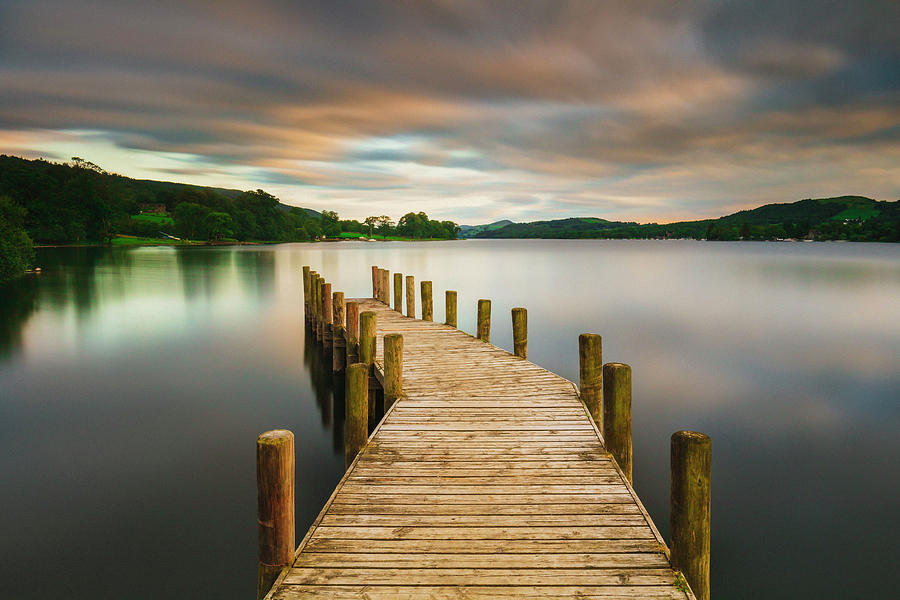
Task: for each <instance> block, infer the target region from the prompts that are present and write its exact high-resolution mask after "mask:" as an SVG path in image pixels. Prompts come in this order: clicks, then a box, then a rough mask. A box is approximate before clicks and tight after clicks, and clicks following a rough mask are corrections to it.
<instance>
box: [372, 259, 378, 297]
mask: <svg viewBox="0 0 900 600" xmlns="http://www.w3.org/2000/svg"><path fill="white" fill-rule="evenodd" d="M372 297H373V298H375V299H376V300H377V299H378V267H377V266H376V265H372Z"/></svg>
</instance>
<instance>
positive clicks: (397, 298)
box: [394, 273, 403, 314]
mask: <svg viewBox="0 0 900 600" xmlns="http://www.w3.org/2000/svg"><path fill="white" fill-rule="evenodd" d="M394 310H396V311H397V312H398V313H401V314H402V313H403V275H402V274H401V273H394Z"/></svg>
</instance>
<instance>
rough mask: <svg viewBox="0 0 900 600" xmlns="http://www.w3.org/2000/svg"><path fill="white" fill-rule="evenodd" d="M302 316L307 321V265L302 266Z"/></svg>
mask: <svg viewBox="0 0 900 600" xmlns="http://www.w3.org/2000/svg"><path fill="white" fill-rule="evenodd" d="M303 317H304V318H305V319H306V322H307V323H309V265H304V266H303Z"/></svg>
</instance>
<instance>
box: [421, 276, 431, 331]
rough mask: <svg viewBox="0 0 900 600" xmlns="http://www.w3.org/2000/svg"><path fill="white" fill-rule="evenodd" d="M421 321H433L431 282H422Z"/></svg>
mask: <svg viewBox="0 0 900 600" xmlns="http://www.w3.org/2000/svg"><path fill="white" fill-rule="evenodd" d="M422 320H423V321H434V301H433V299H432V297H431V282H430V281H423V282H422Z"/></svg>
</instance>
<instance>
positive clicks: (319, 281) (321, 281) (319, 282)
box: [315, 275, 325, 344]
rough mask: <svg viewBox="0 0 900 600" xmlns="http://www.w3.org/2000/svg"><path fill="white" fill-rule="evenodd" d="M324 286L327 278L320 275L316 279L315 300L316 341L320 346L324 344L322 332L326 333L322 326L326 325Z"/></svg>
mask: <svg viewBox="0 0 900 600" xmlns="http://www.w3.org/2000/svg"><path fill="white" fill-rule="evenodd" d="M324 285H325V278H324V277H322V276H321V275H319V276H318V277H317V278H316V298H315V300H316V341H317V342H319V343H320V344H321V343H322V332H323V331H324V329H323V327H322V326H323V325H324V322H323V319H324V318H325V317H324V312H323V308H322V286H324Z"/></svg>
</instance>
